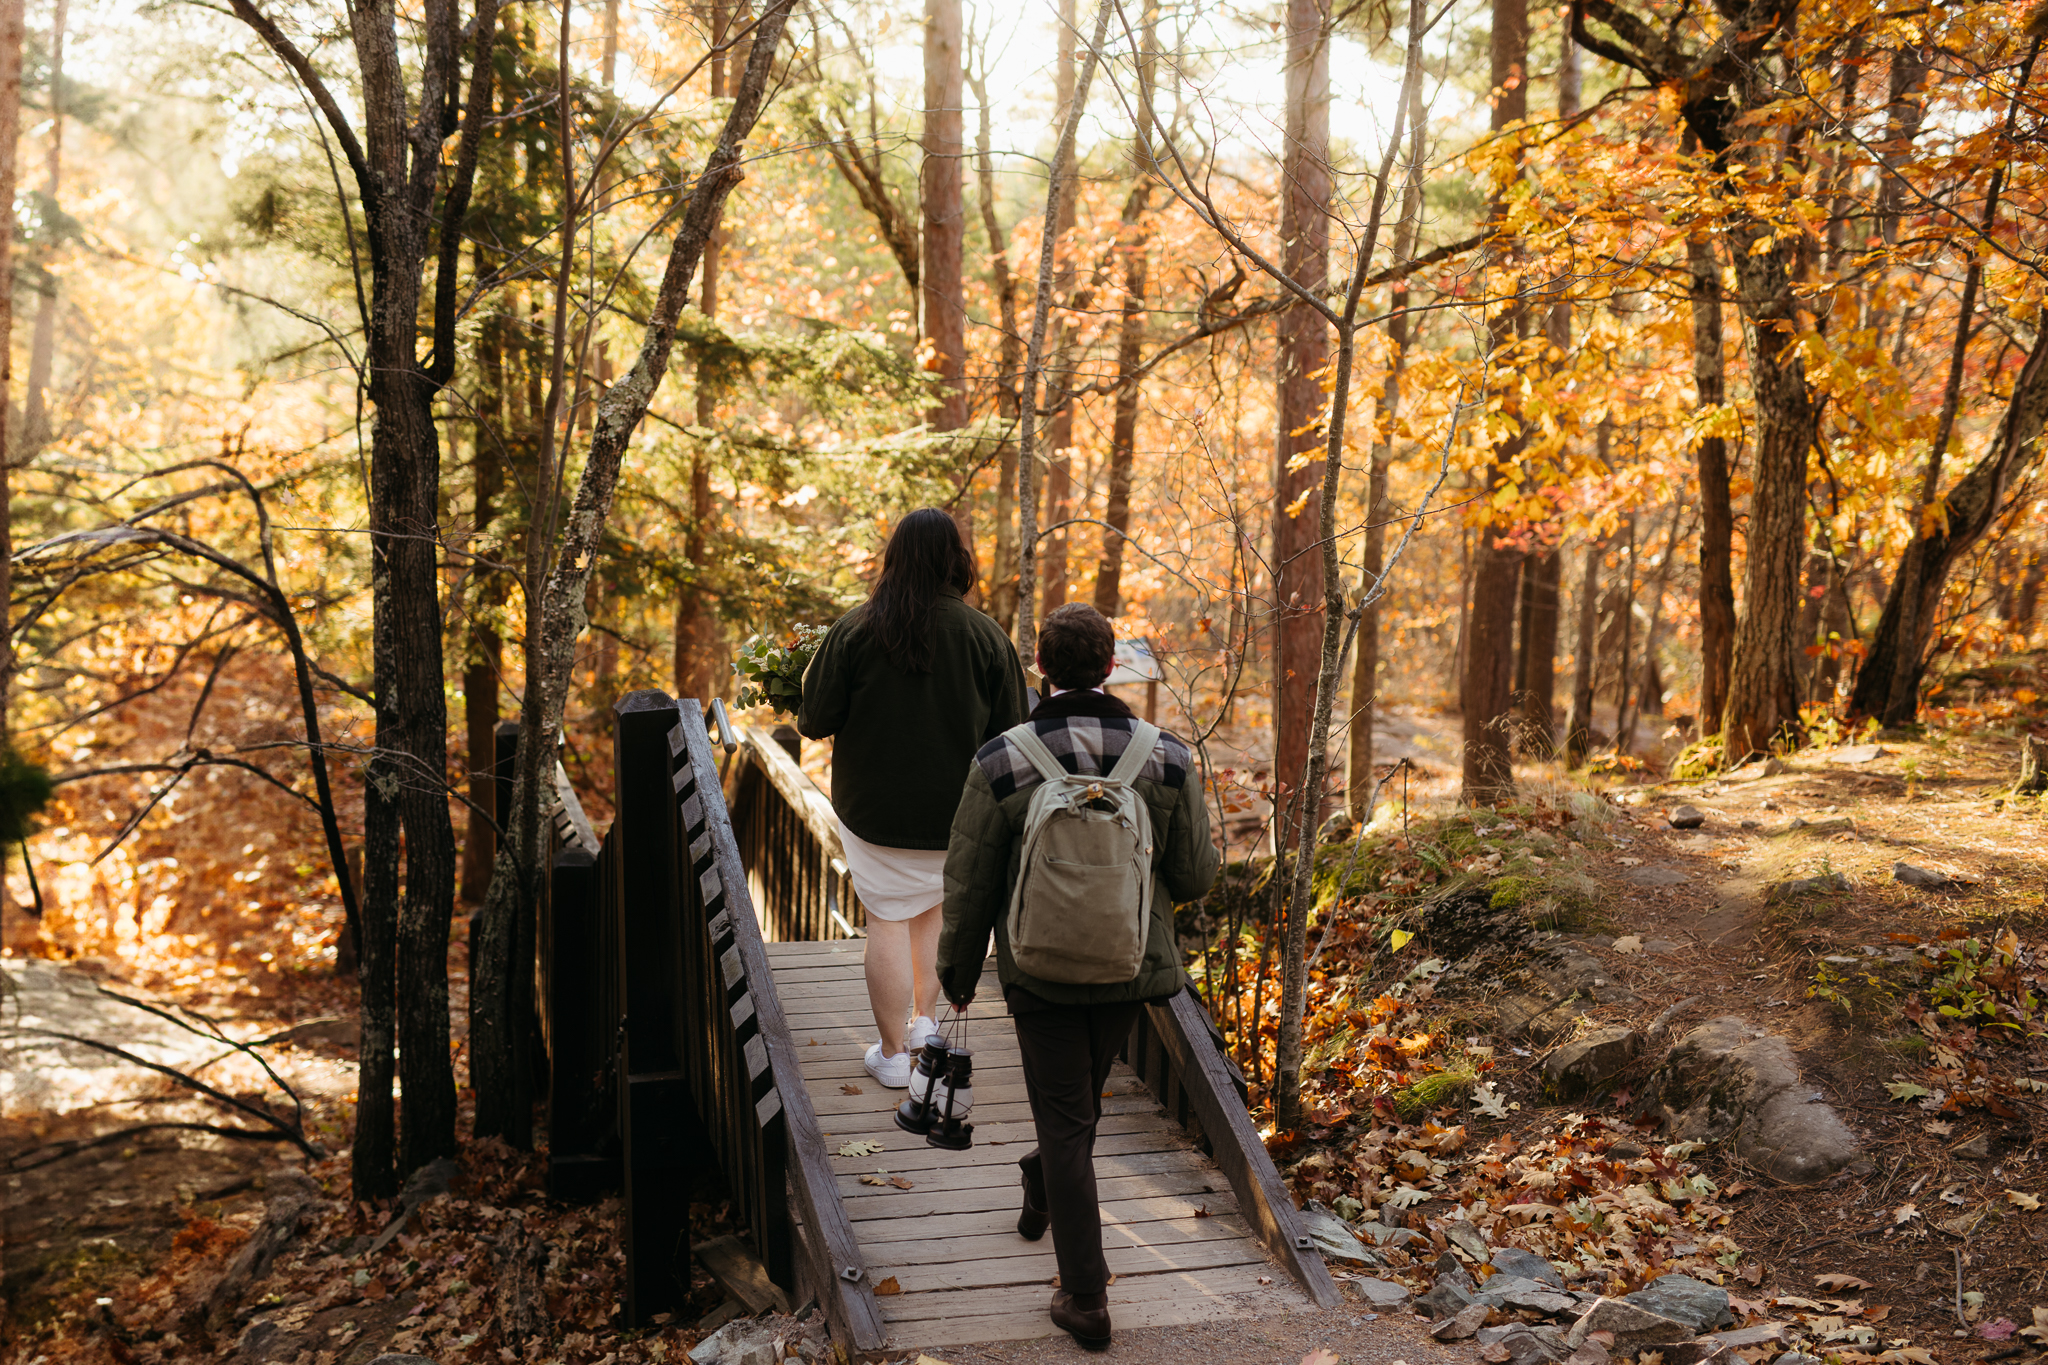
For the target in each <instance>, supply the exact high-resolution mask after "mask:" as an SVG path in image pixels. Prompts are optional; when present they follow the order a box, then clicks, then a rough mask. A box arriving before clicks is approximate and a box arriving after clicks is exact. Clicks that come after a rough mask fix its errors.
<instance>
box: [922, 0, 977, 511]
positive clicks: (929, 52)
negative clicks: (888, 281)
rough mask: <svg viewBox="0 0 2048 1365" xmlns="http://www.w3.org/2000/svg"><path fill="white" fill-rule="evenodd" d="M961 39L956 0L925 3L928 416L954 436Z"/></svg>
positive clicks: (960, 333)
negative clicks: (931, 385) (934, 387)
mask: <svg viewBox="0 0 2048 1365" xmlns="http://www.w3.org/2000/svg"><path fill="white" fill-rule="evenodd" d="M961 38H962V30H961V19H960V0H925V5H924V160H923V162H922V163H921V165H920V167H919V170H918V189H919V198H920V199H921V200H922V201H923V208H924V259H923V261H922V263H921V265H920V268H919V270H918V285H919V292H920V293H921V294H922V295H923V307H924V339H925V343H926V344H927V345H928V346H930V347H931V350H932V361H931V364H932V366H933V372H934V373H935V374H937V375H938V379H939V384H938V395H937V396H938V403H937V404H936V406H935V408H934V410H933V413H932V419H931V424H932V427H933V429H934V430H937V431H958V430H959V429H960V428H961V427H964V426H966V425H967V369H966V364H967V300H966V295H965V294H964V293H963V292H962V287H961V280H960V266H961V255H962V253H963V250H964V248H965V242H966V228H967V216H966V209H965V207H964V204H963V201H962V198H961V192H960V180H961V175H960V172H961V164H960V163H961V161H962V159H963V157H964V156H965V155H966V150H967V149H966V145H965V142H964V137H965V134H964V131H963V124H962V105H963V103H964V98H963V95H962V91H961V72H962V67H961V58H962V53H961ZM962 505H963V506H964V505H965V500H964V499H963V500H962Z"/></svg>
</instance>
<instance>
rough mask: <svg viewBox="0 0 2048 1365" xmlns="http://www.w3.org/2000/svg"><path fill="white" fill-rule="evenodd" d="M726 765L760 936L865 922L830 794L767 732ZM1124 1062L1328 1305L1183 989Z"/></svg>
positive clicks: (1321, 1276)
mask: <svg viewBox="0 0 2048 1365" xmlns="http://www.w3.org/2000/svg"><path fill="white" fill-rule="evenodd" d="M734 761H735V765H736V767H735V770H734V772H733V773H732V774H730V775H729V776H728V778H727V790H728V791H731V792H732V793H733V799H732V809H733V824H734V826H735V827H736V828H737V829H738V831H739V841H740V848H741V850H742V854H743V857H744V859H745V861H746V865H747V876H748V879H749V880H748V884H749V887H750V888H751V889H752V891H753V894H754V903H755V905H756V906H758V907H759V908H760V911H761V915H762V924H763V926H764V932H767V933H768V935H769V937H770V938H771V939H773V940H777V941H786V940H792V939H817V938H838V937H842V936H845V935H849V934H851V933H852V931H853V928H854V926H856V925H861V924H864V923H865V922H866V921H865V919H864V918H861V917H859V912H858V902H857V901H856V899H855V897H854V893H853V883H852V879H851V878H850V877H848V876H847V874H846V862H845V858H844V856H843V854H842V851H841V847H840V841H839V827H838V821H837V820H836V818H835V817H834V816H833V814H832V804H831V802H830V801H828V800H827V799H826V798H825V794H824V793H823V792H821V791H819V790H818V788H817V786H816V784H814V783H813V782H812V781H811V780H810V778H809V777H807V776H806V775H805V774H804V772H803V769H802V768H801V767H799V766H798V763H797V760H796V758H795V757H794V756H793V755H791V754H790V753H789V752H788V751H786V750H785V749H784V748H783V747H782V745H781V743H780V742H778V740H777V739H776V738H775V737H773V736H771V735H767V734H764V733H762V732H761V731H759V730H751V729H750V730H742V731H741V732H740V735H739V750H738V753H737V754H736V756H735V760H734ZM840 907H848V908H849V909H850V910H851V913H850V914H846V913H842V911H841V910H840ZM1124 1060H1125V1061H1126V1062H1128V1063H1129V1064H1130V1066H1131V1069H1132V1070H1134V1071H1136V1072H1137V1073H1138V1078H1139V1079H1140V1080H1142V1081H1143V1082H1144V1083H1145V1088H1146V1089H1147V1090H1149V1091H1151V1092H1152V1094H1153V1095H1154V1096H1155V1097H1157V1098H1158V1100H1159V1101H1160V1103H1161V1105H1162V1106H1163V1107H1164V1108H1165V1110H1166V1113H1167V1116H1168V1117H1170V1118H1171V1119H1173V1120H1174V1122H1176V1123H1178V1124H1179V1125H1180V1126H1181V1127H1182V1128H1183V1129H1185V1130H1186V1131H1187V1133H1188V1135H1189V1136H1190V1137H1191V1138H1192V1139H1194V1141H1195V1143H1196V1145H1197V1146H1199V1147H1200V1148H1201V1149H1202V1150H1203V1151H1204V1152H1205V1153H1207V1154H1208V1155H1209V1157H1210V1159H1211V1160H1213V1161H1214V1162H1215V1163H1216V1164H1217V1166H1218V1168H1220V1169H1221V1170H1222V1172H1223V1174H1224V1176H1225V1177H1226V1178H1228V1179H1229V1181H1230V1185H1231V1189H1232V1191H1233V1192H1234V1193H1235V1194H1236V1195H1237V1201H1238V1207H1239V1209H1240V1210H1241V1211H1242V1212H1243V1215H1244V1217H1245V1219H1246V1221H1248V1222H1249V1223H1250V1224H1251V1226H1252V1230H1253V1231H1254V1232H1255V1233H1256V1234H1257V1235H1258V1237H1259V1239H1260V1241H1262V1242H1264V1243H1265V1245H1266V1247H1267V1249H1268V1250H1270V1251H1271V1252H1272V1253H1273V1255H1274V1257H1275V1258H1276V1259H1278V1260H1279V1261H1280V1263H1281V1264H1282V1265H1284V1266H1286V1267H1287V1268H1288V1270H1289V1271H1290V1272H1292V1273H1293V1275H1294V1278H1295V1280H1296V1281H1297V1282H1298V1283H1299V1284H1300V1285H1301V1287H1302V1289H1303V1290H1304V1291H1305V1292H1306V1293H1307V1294H1308V1295H1309V1297H1310V1298H1312V1299H1314V1300H1315V1301H1316V1302H1317V1303H1318V1304H1319V1305H1321V1306H1323V1307H1326V1308H1327V1307H1333V1306H1335V1305H1336V1304H1337V1303H1338V1302H1339V1301H1340V1295H1339V1293H1338V1290H1337V1285H1336V1282H1335V1281H1333V1280H1332V1279H1331V1278H1330V1272H1329V1271H1328V1269H1326V1268H1325V1267H1324V1265H1323V1260H1322V1257H1321V1256H1320V1255H1318V1254H1317V1252H1316V1250H1315V1245H1314V1243H1313V1242H1312V1241H1311V1240H1310V1239H1309V1237H1308V1235H1307V1233H1306V1232H1305V1230H1304V1229H1303V1228H1302V1226H1301V1219H1300V1218H1299V1216H1298V1214H1297V1212H1296V1210H1295V1207H1294V1201H1293V1200H1292V1199H1291V1198H1290V1197H1289V1196H1288V1193H1287V1189H1286V1186H1285V1185H1283V1184H1282V1183H1281V1180H1280V1174H1279V1172H1278V1171H1276V1170H1275V1169H1274V1168H1273V1162H1272V1159H1271V1158H1270V1157H1268V1156H1267V1155H1266V1146H1265V1143H1263V1142H1262V1141H1260V1139H1259V1135H1258V1131H1257V1130H1256V1129H1255V1128H1253V1127H1252V1121H1251V1116H1250V1114H1249V1113H1248V1112H1247V1111H1246V1108H1245V1103H1246V1090H1245V1082H1244V1077H1243V1076H1242V1075H1241V1074H1240V1073H1239V1072H1238V1070H1237V1067H1236V1066H1235V1065H1234V1064H1233V1063H1232V1062H1231V1061H1230V1058H1229V1054H1228V1053H1227V1052H1226V1051H1225V1048H1224V1043H1223V1035H1222V1033H1221V1032H1220V1031H1219V1030H1218V1029H1217V1027H1216V1025H1215V1022H1214V1021H1213V1020H1211V1019H1210V1017H1209V1012H1208V1010H1207V1009H1206V1008H1204V1006H1203V1005H1202V1002H1201V1001H1200V999H1198V998H1197V997H1196V996H1195V995H1194V994H1193V992H1191V991H1183V992H1181V994H1179V995H1178V996H1175V997H1174V998H1173V1000H1172V1001H1170V1002H1169V1003H1167V1004H1164V1005H1153V1006H1150V1007H1149V1008H1147V1009H1146V1010H1144V1011H1142V1012H1141V1013H1140V1014H1139V1015H1138V1019H1137V1023H1136V1024H1134V1025H1133V1026H1132V1029H1131V1036H1130V1038H1129V1039H1128V1040H1126V1042H1125V1044H1124Z"/></svg>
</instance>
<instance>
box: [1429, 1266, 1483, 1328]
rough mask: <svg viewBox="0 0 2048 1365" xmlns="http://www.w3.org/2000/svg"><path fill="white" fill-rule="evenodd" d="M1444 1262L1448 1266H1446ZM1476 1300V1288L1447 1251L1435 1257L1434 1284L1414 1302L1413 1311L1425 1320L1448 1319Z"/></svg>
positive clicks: (1462, 1268)
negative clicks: (1447, 1263) (1447, 1262)
mask: <svg viewBox="0 0 2048 1365" xmlns="http://www.w3.org/2000/svg"><path fill="white" fill-rule="evenodd" d="M1445 1261H1449V1262H1450V1265H1448V1266H1446V1265H1445V1264H1444V1262H1445ZM1477 1298H1478V1286H1476V1285H1474V1284H1473V1282H1472V1277H1471V1276H1470V1275H1468V1274H1466V1273H1465V1268H1464V1267H1463V1266H1461V1265H1459V1264H1458V1258H1457V1257H1455V1256H1453V1255H1451V1253H1449V1252H1448V1251H1447V1252H1445V1253H1444V1254H1443V1255H1442V1256H1439V1257H1437V1266H1436V1283H1435V1284H1433V1285H1431V1286H1430V1288H1429V1292H1428V1293H1427V1294H1424V1295H1423V1296H1422V1297H1420V1298H1418V1299H1417V1300H1415V1311H1416V1312H1418V1313H1420V1314H1422V1315H1423V1316H1424V1317H1426V1318H1450V1317H1456V1316H1457V1315H1458V1314H1459V1313H1461V1312H1463V1311H1464V1310H1465V1309H1467V1308H1469V1307H1471V1306H1472V1304H1473V1303H1474V1301H1475V1300H1476V1299H1477Z"/></svg>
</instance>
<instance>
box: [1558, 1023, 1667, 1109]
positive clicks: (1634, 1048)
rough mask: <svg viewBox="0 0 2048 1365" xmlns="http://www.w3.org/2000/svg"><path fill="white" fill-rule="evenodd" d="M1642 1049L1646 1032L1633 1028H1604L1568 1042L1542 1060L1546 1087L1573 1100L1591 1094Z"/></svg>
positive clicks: (1561, 1099)
mask: <svg viewBox="0 0 2048 1365" xmlns="http://www.w3.org/2000/svg"><path fill="white" fill-rule="evenodd" d="M1642 1050H1643V1035H1642V1034H1640V1033H1638V1032H1636V1031H1635V1030H1634V1029H1632V1028H1604V1029H1600V1030H1599V1031H1597V1032H1594V1033H1589V1034H1587V1035H1586V1036H1585V1037H1583V1038H1581V1039H1579V1040H1578V1041H1577V1042H1575V1043H1566V1044H1565V1045H1564V1046H1563V1047H1561V1048H1558V1049H1557V1050H1556V1051H1554V1052H1552V1053H1550V1055H1548V1056H1547V1057H1545V1058H1544V1059H1543V1090H1544V1093H1545V1094H1546V1095H1547V1096H1549V1097H1550V1098H1552V1099H1555V1100H1559V1101H1570V1100H1575V1099H1579V1098H1581V1097H1582V1096H1586V1095H1590V1094H1592V1093H1593V1092H1595V1091H1597V1090H1599V1089H1601V1088H1602V1087H1603V1086H1605V1085H1606V1084H1607V1083H1608V1082H1609V1081H1611V1080H1613V1079H1614V1078H1615V1077H1616V1076H1619V1075H1620V1074H1621V1073H1622V1071H1623V1070H1625V1069H1626V1068H1627V1066H1628V1064H1629V1063H1630V1062H1632V1061H1634V1060H1635V1059H1636V1058H1637V1056H1639V1055H1640V1054H1641V1053H1642Z"/></svg>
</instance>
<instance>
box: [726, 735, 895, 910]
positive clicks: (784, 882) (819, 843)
mask: <svg viewBox="0 0 2048 1365" xmlns="http://www.w3.org/2000/svg"><path fill="white" fill-rule="evenodd" d="M738 734H739V749H738V751H737V752H736V754H735V755H734V757H735V759H736V760H737V761H736V763H735V765H734V768H733V771H732V772H731V773H729V774H728V775H727V778H726V788H725V791H726V797H727V804H728V807H729V808H730V810H731V811H732V816H733V828H734V830H735V831H737V834H738V838H739V843H740V855H741V860H742V862H743V863H744V864H745V865H746V869H747V889H748V891H749V892H750V893H751V894H752V896H753V899H754V907H755V909H756V910H757V911H758V912H759V913H760V915H761V927H762V930H763V932H764V933H766V934H767V935H768V937H769V938H771V939H772V940H774V941H775V942H778V943H787V942H791V941H796V940H818V939H834V938H855V937H858V936H859V935H860V933H861V932H862V926H864V925H865V924H866V922H867V919H866V916H865V915H864V914H863V913H862V911H861V908H860V901H859V898H858V897H857V896H856V895H855V894H854V890H853V877H852V875H851V874H850V873H848V871H847V870H846V849H845V846H844V845H843V844H842V843H841V841H840V838H839V817H838V816H836V815H834V814H833V813H832V802H831V800H830V799H829V798H828V797H827V796H826V795H825V793H824V792H822V791H819V790H818V784H817V783H815V782H813V781H811V779H810V776H809V775H808V774H807V773H805V772H804V770H803V769H802V768H801V767H799V766H798V765H797V762H796V760H795V759H794V758H792V757H790V755H789V752H788V751H787V750H786V749H784V748H783V747H782V745H781V743H780V742H778V741H777V740H776V738H775V737H774V736H773V735H772V734H770V733H768V732H766V731H763V730H761V729H759V728H758V727H756V726H751V725H746V726H740V727H739V730H738Z"/></svg>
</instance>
